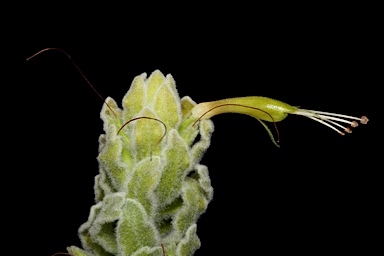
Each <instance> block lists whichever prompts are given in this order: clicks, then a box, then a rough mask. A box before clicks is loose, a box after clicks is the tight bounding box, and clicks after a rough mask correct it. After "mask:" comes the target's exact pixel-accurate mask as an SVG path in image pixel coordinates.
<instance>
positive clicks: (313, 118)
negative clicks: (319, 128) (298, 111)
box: [304, 115, 345, 135]
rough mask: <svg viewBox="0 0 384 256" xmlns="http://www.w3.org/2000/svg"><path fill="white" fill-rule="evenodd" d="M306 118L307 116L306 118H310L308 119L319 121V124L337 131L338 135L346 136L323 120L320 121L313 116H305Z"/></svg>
mask: <svg viewBox="0 0 384 256" xmlns="http://www.w3.org/2000/svg"><path fill="white" fill-rule="evenodd" d="M304 116H306V117H308V118H311V119H312V120H315V121H317V122H319V123H322V124H324V125H326V126H328V127H329V128H331V129H333V130H335V131H336V132H337V133H339V134H341V135H345V134H344V133H343V132H341V131H339V130H338V129H337V128H335V127H333V126H332V125H330V124H328V123H326V122H324V121H323V120H321V119H318V118H316V117H313V116H307V115H304Z"/></svg>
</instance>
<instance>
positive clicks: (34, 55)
mask: <svg viewBox="0 0 384 256" xmlns="http://www.w3.org/2000/svg"><path fill="white" fill-rule="evenodd" d="M49 50H55V51H59V52H62V53H64V54H65V55H67V57H68V58H69V60H70V61H71V62H72V64H73V65H74V66H75V68H76V69H77V71H78V72H79V73H80V75H81V76H82V77H83V78H84V80H85V81H86V82H87V83H88V85H89V86H90V87H91V88H92V89H93V91H94V92H95V93H96V94H97V95H98V96H99V97H100V98H101V99H102V100H103V101H104V103H105V104H107V107H108V108H109V109H110V110H111V111H112V114H113V115H114V116H115V117H117V116H116V114H115V112H114V111H113V110H112V108H111V107H110V106H109V105H108V103H107V102H106V101H105V99H104V98H103V96H101V94H100V93H99V92H98V91H97V90H96V89H95V87H93V85H92V84H91V82H89V80H88V79H87V77H86V76H85V75H84V74H83V72H82V71H81V69H80V68H79V66H77V64H76V62H75V61H74V60H73V59H72V58H71V56H70V55H69V54H68V53H67V52H65V51H64V50H62V49H60V48H45V49H43V50H41V51H38V52H37V53H35V54H33V55H32V56H30V57H28V58H26V61H28V60H30V59H32V58H34V57H36V56H37V55H39V54H40V53H42V52H45V51H49Z"/></svg>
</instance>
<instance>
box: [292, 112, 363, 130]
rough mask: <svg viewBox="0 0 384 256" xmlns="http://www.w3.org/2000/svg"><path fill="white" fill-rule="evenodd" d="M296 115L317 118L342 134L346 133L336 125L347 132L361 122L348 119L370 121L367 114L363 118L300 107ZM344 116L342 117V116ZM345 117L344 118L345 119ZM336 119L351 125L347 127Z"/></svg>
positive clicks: (361, 121) (316, 119)
mask: <svg viewBox="0 0 384 256" xmlns="http://www.w3.org/2000/svg"><path fill="white" fill-rule="evenodd" d="M292 114H296V115H301V116H306V117H308V118H311V119H312V120H315V121H317V122H319V123H322V124H324V125H326V126H328V127H329V128H331V129H333V130H335V131H336V132H338V133H339V134H341V135H344V133H343V132H342V131H340V130H339V129H337V128H336V127H335V126H338V127H340V128H342V129H343V130H344V132H346V133H352V128H355V127H357V126H359V124H358V123H357V122H356V121H350V120H347V119H354V120H359V121H360V123H362V124H366V123H368V121H369V120H368V118H367V117H366V116H362V117H361V118H358V117H354V116H347V115H341V114H336V113H330V112H323V111H317V110H308V109H299V110H297V111H296V112H294V113H292ZM340 117H342V118H340ZM343 118H344V119H343ZM335 121H338V122H342V123H347V124H349V125H350V127H345V126H343V125H341V124H339V123H337V122H335Z"/></svg>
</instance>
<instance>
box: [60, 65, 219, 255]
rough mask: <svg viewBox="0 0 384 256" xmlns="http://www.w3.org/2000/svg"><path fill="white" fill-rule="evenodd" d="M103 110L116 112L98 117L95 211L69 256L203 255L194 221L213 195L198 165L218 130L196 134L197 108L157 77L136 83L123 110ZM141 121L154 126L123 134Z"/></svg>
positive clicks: (205, 126)
mask: <svg viewBox="0 0 384 256" xmlns="http://www.w3.org/2000/svg"><path fill="white" fill-rule="evenodd" d="M106 102H107V103H108V105H109V106H110V107H111V109H112V110H113V112H112V111H111V109H109V108H108V106H106V105H104V107H103V109H102V111H101V119H102V120H103V121H104V131H105V134H102V135H101V136H100V138H99V143H100V146H99V155H98V158H97V159H98V162H99V174H98V175H97V176H96V177H95V186H94V190H95V201H96V203H95V205H93V206H92V207H91V210H90V214H89V218H88V221H87V222H85V223H84V224H83V225H81V227H80V228H79V236H80V239H81V244H82V247H83V248H82V249H80V248H78V247H76V246H71V247H68V248H67V249H68V252H69V253H70V254H72V255H76V256H85V255H88V256H90V255H95V256H96V255H100V256H109V255H121V256H128V255H135V256H138V255H143V256H144V255H153V256H155V255H159V256H161V255H163V251H162V245H163V246H164V248H165V251H166V255H167V256H171V255H180V256H181V255H183V256H184V255H192V254H193V253H194V252H195V251H196V249H198V248H199V247H200V240H199V238H198V237H197V234H196V230H197V226H196V222H197V219H198V218H199V216H200V215H201V214H202V213H203V212H204V211H205V210H206V208H207V205H208V203H209V202H210V201H211V200H212V195H213V188H212V187H211V182H210V179H209V176H208V169H207V167H206V166H204V165H200V164H199V161H200V159H201V158H202V156H203V154H204V152H205V150H206V149H207V148H208V147H209V145H210V138H211V134H212V132H213V129H214V126H213V123H212V122H211V121H210V120H202V121H200V124H199V125H196V126H192V124H193V122H194V121H195V120H196V118H193V117H192V116H191V110H192V108H193V107H194V106H195V105H196V103H195V102H194V101H192V99H191V98H190V97H188V96H187V97H183V98H182V99H180V97H179V95H178V93H177V90H176V85H175V81H174V79H173V77H172V76H171V75H167V76H166V77H165V76H164V75H163V74H162V73H161V72H160V71H158V70H156V71H154V72H153V73H152V74H151V75H150V77H149V78H147V76H146V74H145V73H144V74H142V75H140V76H137V77H136V78H135V79H134V80H133V82H132V85H131V87H130V89H129V91H128V92H127V94H126V95H125V97H124V99H123V102H122V109H120V108H119V107H118V106H117V104H116V102H115V101H114V100H113V99H111V98H107V100H106ZM138 117H149V118H152V119H148V118H141V119H136V120H134V121H132V122H130V123H129V124H127V125H126V126H124V128H123V129H122V130H121V131H120V132H119V133H118V131H119V129H120V127H122V126H123V125H124V124H125V123H126V122H128V121H130V120H132V119H134V118H138ZM159 120H160V121H161V122H160V121H159ZM162 122H163V123H162ZM163 124H165V126H166V129H165V127H164V125H163ZM199 133H200V140H198V141H195V140H196V137H197V135H198V134H199ZM164 134H165V136H164V137H163V138H162V136H163V135H164ZM161 138H162V139H161Z"/></svg>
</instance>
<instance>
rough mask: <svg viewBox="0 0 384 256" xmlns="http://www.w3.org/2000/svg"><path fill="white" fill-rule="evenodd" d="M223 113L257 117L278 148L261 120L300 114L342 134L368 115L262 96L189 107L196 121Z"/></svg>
mask: <svg viewBox="0 0 384 256" xmlns="http://www.w3.org/2000/svg"><path fill="white" fill-rule="evenodd" d="M223 113H238V114H245V115H249V116H252V117H254V118H256V119H257V120H258V121H259V122H260V123H261V124H262V125H263V126H264V128H265V129H266V130H267V132H268V134H269V136H270V137H271V139H272V142H273V143H274V144H275V145H276V146H278V147H280V146H279V144H278V143H277V142H278V141H279V139H278V140H277V142H276V140H275V138H274V136H273V134H272V132H271V131H270V129H269V128H268V127H267V126H266V125H265V124H264V122H263V121H268V122H274V123H276V122H280V121H282V120H284V119H285V118H286V117H287V116H288V114H295V115H301V116H306V117H308V118H311V119H313V120H315V121H317V122H320V123H322V124H324V125H326V126H328V127H329V128H331V129H333V130H335V131H336V132H338V133H339V134H341V135H344V134H345V133H344V132H347V133H351V132H352V129H351V128H354V127H357V126H358V123H357V122H356V121H359V122H360V123H361V124H366V123H368V118H367V117H366V116H362V117H361V118H358V117H354V116H348V115H342V114H336V113H330V112H323V111H316V110H308V109H301V108H298V107H294V106H291V105H289V104H287V103H284V102H282V101H279V100H275V99H271V98H267V97H261V96H249V97H238V98H229V99H223V100H217V101H211V102H203V103H199V104H198V105H197V106H195V107H194V108H193V110H192V115H193V116H194V117H195V118H196V122H197V121H199V120H204V119H209V118H211V117H213V116H215V115H218V114H223ZM340 123H346V124H348V126H344V125H342V124H340ZM275 127H276V126H275ZM276 131H277V129H276ZM277 136H278V131H277Z"/></svg>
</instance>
